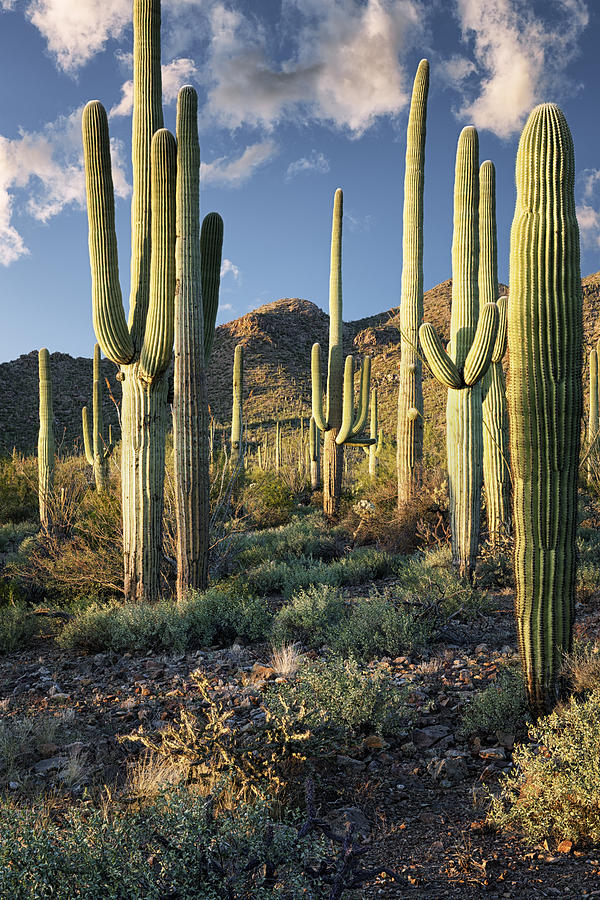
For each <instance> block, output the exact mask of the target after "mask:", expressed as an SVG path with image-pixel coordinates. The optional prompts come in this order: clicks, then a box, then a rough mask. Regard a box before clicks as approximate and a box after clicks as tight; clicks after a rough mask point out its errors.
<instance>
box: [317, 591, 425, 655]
mask: <svg viewBox="0 0 600 900" xmlns="http://www.w3.org/2000/svg"><path fill="white" fill-rule="evenodd" d="M348 607H349V612H348V615H347V616H346V617H345V618H344V619H343V621H342V622H341V623H340V625H339V628H338V630H337V632H334V633H333V634H332V635H331V647H332V648H333V649H334V650H337V651H338V652H339V653H342V654H353V655H354V656H357V657H359V658H360V659H371V658H372V657H374V656H392V657H394V656H398V655H400V654H401V653H406V652H408V651H410V650H413V649H415V648H417V647H423V646H425V645H426V644H427V643H428V642H429V641H430V640H431V639H432V638H433V636H434V634H435V630H436V623H435V619H434V617H429V618H427V617H425V618H424V617H422V616H421V612H422V610H421V609H420V608H419V607H418V606H414V605H411V604H410V603H407V602H406V601H404V600H402V599H398V598H395V597H394V596H393V592H392V590H391V589H389V588H387V589H386V590H385V591H383V592H382V593H378V592H377V591H372V592H371V593H370V595H369V596H368V597H359V598H357V599H355V600H352V601H350V603H349V604H348Z"/></svg>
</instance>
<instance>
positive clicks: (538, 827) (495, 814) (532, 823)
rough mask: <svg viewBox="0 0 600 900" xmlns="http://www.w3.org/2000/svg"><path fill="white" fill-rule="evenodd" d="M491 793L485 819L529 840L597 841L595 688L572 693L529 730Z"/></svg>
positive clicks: (599, 761)
mask: <svg viewBox="0 0 600 900" xmlns="http://www.w3.org/2000/svg"><path fill="white" fill-rule="evenodd" d="M530 737H531V740H532V741H533V744H523V745H517V746H516V747H515V750H514V753H513V760H514V769H513V770H512V771H511V772H510V773H509V774H508V775H506V776H505V777H504V780H503V782H502V783H501V793H500V796H499V797H497V798H492V803H491V808H490V812H489V821H490V822H491V823H492V824H494V825H496V826H497V827H499V828H506V829H510V830H516V831H518V832H520V833H522V834H523V835H525V837H526V838H527V839H529V840H531V841H535V842H537V841H539V840H542V839H544V838H550V839H554V840H558V841H560V840H563V839H570V840H572V841H574V842H575V841H577V842H585V841H593V842H597V841H600V691H598V690H596V691H594V692H592V693H591V694H590V695H589V697H587V698H586V699H585V700H577V699H575V698H572V699H571V700H570V702H569V703H568V704H566V705H564V706H561V707H559V708H557V709H556V710H555V711H554V712H553V713H551V714H550V715H549V716H546V717H545V718H543V719H539V720H538V722H537V724H536V725H535V726H532V727H531V729H530Z"/></svg>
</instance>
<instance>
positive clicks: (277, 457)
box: [275, 420, 282, 472]
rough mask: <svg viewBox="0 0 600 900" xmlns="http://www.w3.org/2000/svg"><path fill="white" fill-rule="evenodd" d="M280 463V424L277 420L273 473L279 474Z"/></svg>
mask: <svg viewBox="0 0 600 900" xmlns="http://www.w3.org/2000/svg"><path fill="white" fill-rule="evenodd" d="M281 462H282V453H281V422H280V421H279V420H277V422H276V423H275V471H276V472H279V470H280V468H281Z"/></svg>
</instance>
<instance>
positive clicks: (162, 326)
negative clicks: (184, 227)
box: [139, 128, 177, 383]
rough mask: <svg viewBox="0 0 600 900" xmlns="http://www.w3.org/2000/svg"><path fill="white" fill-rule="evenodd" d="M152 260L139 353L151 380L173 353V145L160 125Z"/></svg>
mask: <svg viewBox="0 0 600 900" xmlns="http://www.w3.org/2000/svg"><path fill="white" fill-rule="evenodd" d="M151 166H152V209H153V215H152V261H151V266H150V305H149V307H148V318H147V322H146V330H145V333H144V343H143V346H142V352H141V354H140V367H139V372H140V377H141V378H142V379H143V380H144V381H147V382H149V383H151V382H152V381H153V380H154V379H155V378H157V377H158V376H159V375H162V373H163V372H165V371H166V369H167V368H168V366H169V363H170V361H171V355H172V352H173V336H174V319H173V316H174V299H175V178H176V167H177V145H176V143H175V138H174V137H173V135H172V134H171V133H170V132H169V131H167V130H166V129H164V128H161V129H160V131H157V132H156V134H155V135H154V137H153V139H152V163H151Z"/></svg>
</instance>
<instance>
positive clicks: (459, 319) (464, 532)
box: [419, 126, 498, 578]
mask: <svg viewBox="0 0 600 900" xmlns="http://www.w3.org/2000/svg"><path fill="white" fill-rule="evenodd" d="M478 156H479V140H478V137H477V131H476V130H475V129H474V128H473V127H472V126H468V127H467V128H463V130H462V132H461V134H460V137H459V140H458V147H457V151H456V169H455V180H454V236H453V241H452V312H451V317H450V344H449V346H448V349H447V350H444V348H443V347H442V343H441V341H440V339H439V337H438V335H437V332H436V331H435V329H434V328H433V326H432V325H430V324H429V323H428V322H426V323H424V324H423V325H421V328H420V331H419V337H420V339H421V347H422V348H423V352H424V353H425V356H426V358H427V362H428V363H429V366H430V368H431V370H432V372H433V374H434V376H435V377H436V378H437V380H438V381H439V382H440V383H441V384H443V385H445V386H446V387H447V388H448V400H447V404H446V442H447V451H448V483H449V491H450V527H451V530H452V558H453V563H454V565H455V566H456V567H457V568H458V570H459V572H460V574H461V576H463V577H467V578H470V577H471V575H472V572H473V569H474V567H475V560H476V558H477V549H478V546H479V520H480V506H481V485H482V481H483V472H482V469H483V433H482V431H483V429H482V408H481V405H482V404H481V380H482V378H483V376H484V375H485V373H486V372H487V369H488V366H489V364H490V361H491V358H492V352H493V349H494V343H495V340H496V333H497V330H498V307H497V306H496V304H495V303H486V304H485V306H484V307H483V309H482V310H481V314H479V289H478V272H479V159H478Z"/></svg>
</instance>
